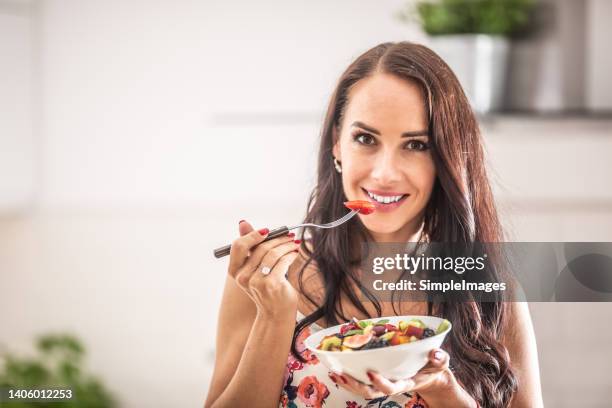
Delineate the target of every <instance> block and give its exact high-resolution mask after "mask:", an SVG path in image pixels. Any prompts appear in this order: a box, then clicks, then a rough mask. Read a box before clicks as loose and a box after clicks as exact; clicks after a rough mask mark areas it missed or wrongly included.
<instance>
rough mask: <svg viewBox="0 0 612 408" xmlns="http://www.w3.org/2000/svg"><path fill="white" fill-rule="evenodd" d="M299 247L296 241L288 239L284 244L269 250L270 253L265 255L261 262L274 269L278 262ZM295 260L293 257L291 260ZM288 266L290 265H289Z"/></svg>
mask: <svg viewBox="0 0 612 408" xmlns="http://www.w3.org/2000/svg"><path fill="white" fill-rule="evenodd" d="M297 248H298V246H297V244H296V243H295V242H294V241H287V242H284V243H283V244H280V245H277V246H276V247H274V248H272V249H271V250H269V251H268V253H267V254H266V255H265V256H264V257H263V259H262V260H261V262H260V265H261V266H267V267H268V268H270V269H271V270H272V269H274V268H275V267H276V265H277V263H278V262H279V261H280V260H281V258H282V257H284V256H285V255H287V254H291V253H294V254H295V252H294V251H295V250H296V249H297ZM291 261H292V262H293V259H292V260H291ZM287 266H288V265H287Z"/></svg>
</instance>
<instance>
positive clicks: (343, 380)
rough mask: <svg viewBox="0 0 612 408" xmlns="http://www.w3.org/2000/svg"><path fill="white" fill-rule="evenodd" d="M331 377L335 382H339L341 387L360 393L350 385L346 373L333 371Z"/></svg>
mask: <svg viewBox="0 0 612 408" xmlns="http://www.w3.org/2000/svg"><path fill="white" fill-rule="evenodd" d="M329 378H331V379H332V381H333V382H335V383H336V384H338V386H340V388H344V389H345V390H347V391H350V392H352V393H353V394H358V392H357V390H355V389H354V388H353V387H351V386H350V385H348V379H347V378H346V374H345V375H343V374H339V373H333V372H332V373H331V374H329Z"/></svg>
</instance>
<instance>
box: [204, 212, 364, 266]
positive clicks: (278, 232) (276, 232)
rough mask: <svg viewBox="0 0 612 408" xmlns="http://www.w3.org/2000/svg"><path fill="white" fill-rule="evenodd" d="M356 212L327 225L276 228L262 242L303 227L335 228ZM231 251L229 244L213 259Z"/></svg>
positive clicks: (221, 248) (309, 224) (308, 224)
mask: <svg viewBox="0 0 612 408" xmlns="http://www.w3.org/2000/svg"><path fill="white" fill-rule="evenodd" d="M358 212H359V210H352V211H351V212H350V213H348V214H346V215H345V216H344V217H342V218H338V219H337V220H336V221H333V222H329V223H327V224H311V223H306V224H298V225H294V226H292V227H288V226H286V225H285V226H282V227H278V228H276V229H273V230H272V231H270V232H269V233H268V236H267V237H266V238H265V239H264V240H263V241H262V242H266V241H269V240H271V239H274V238H277V237H280V236H281V235H285V234H286V233H288V232H289V231H291V230H293V229H296V228H303V227H309V228H335V227H337V226H339V225H342V224H344V223H345V222H347V221H348V220H350V219H351V218H353V217H354V216H355V214H357V213H358ZM231 249H232V245H231V244H230V245H226V246H223V247H220V248H217V249H215V251H214V254H215V258H223V257H224V256H227V255H229V253H230V250H231Z"/></svg>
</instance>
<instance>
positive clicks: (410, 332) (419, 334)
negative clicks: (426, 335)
mask: <svg viewBox="0 0 612 408" xmlns="http://www.w3.org/2000/svg"><path fill="white" fill-rule="evenodd" d="M423 331H424V330H423V329H421V328H420V327H416V326H413V325H408V327H406V331H405V332H404V334H405V335H406V336H408V337H410V336H414V337H416V338H417V339H421V338H423Z"/></svg>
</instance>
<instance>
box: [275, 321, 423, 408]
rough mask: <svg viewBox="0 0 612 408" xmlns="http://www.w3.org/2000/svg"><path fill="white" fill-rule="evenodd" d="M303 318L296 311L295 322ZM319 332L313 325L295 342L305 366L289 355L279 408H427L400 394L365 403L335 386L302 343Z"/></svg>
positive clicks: (325, 369)
mask: <svg viewBox="0 0 612 408" xmlns="http://www.w3.org/2000/svg"><path fill="white" fill-rule="evenodd" d="M303 318H304V316H303V315H302V314H301V313H300V312H299V311H298V314H297V320H298V321H299V320H301V319H303ZM319 330H321V328H320V327H319V326H318V325H317V324H316V323H313V324H311V325H310V326H308V327H306V328H304V330H302V332H301V333H300V336H299V337H298V338H297V342H296V348H297V350H298V352H299V353H300V354H301V355H302V357H304V359H305V360H306V363H302V362H301V361H299V360H297V359H296V358H295V357H294V356H293V354H291V353H289V357H288V359H287V367H286V370H285V378H284V380H283V384H284V385H283V390H282V393H281V396H280V403H279V407H282V408H302V407H309V408H310V407H312V408H322V407H329V408H427V404H426V403H425V401H423V400H422V399H421V398H420V397H419V396H418V395H417V394H410V393H403V394H397V395H391V396H385V397H380V398H375V399H372V400H366V399H364V398H362V397H360V396H359V395H356V394H353V393H352V392H350V391H348V390H346V389H344V388H342V387H340V386H339V385H337V384H335V383H334V382H333V381H332V380H331V378H329V374H330V373H331V372H330V371H329V370H328V368H327V367H325V365H323V363H321V362H319V360H318V359H317V357H316V356H315V355H314V354H313V353H312V352H311V351H310V350H308V349H306V346H305V345H304V340H305V339H306V338H307V337H308V336H310V335H311V334H312V333H314V332H317V331H319Z"/></svg>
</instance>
